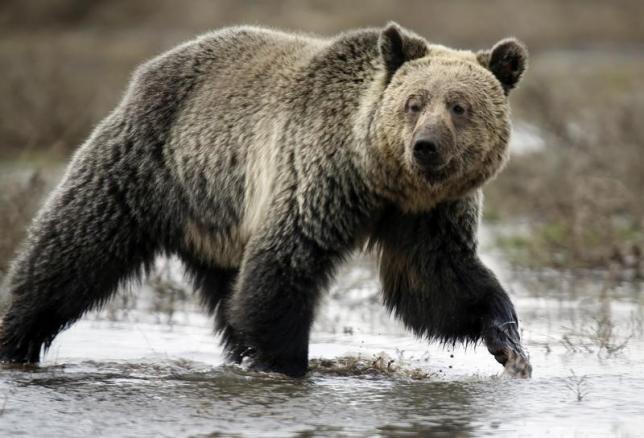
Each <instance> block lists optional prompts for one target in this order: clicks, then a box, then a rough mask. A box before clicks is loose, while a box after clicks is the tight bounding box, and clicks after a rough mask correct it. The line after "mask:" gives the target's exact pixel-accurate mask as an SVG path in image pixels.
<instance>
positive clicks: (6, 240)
mask: <svg viewBox="0 0 644 438" xmlns="http://www.w3.org/2000/svg"><path fill="white" fill-rule="evenodd" d="M2 183H3V190H2V191H0V230H2V232H1V233H0V280H1V279H2V277H3V275H4V273H5V272H6V271H7V268H8V264H9V260H10V258H11V257H12V256H13V254H14V253H15V251H16V248H17V246H18V244H19V243H20V242H21V241H22V239H24V237H25V230H26V227H27V225H28V224H29V221H30V219H31V217H32V216H33V215H34V213H35V211H36V209H37V208H38V206H39V205H40V203H41V200H42V198H43V195H44V192H45V187H46V183H45V180H44V179H43V177H42V176H41V174H40V173H39V172H37V171H35V172H33V173H32V174H31V176H30V177H29V178H28V179H27V180H26V181H24V182H15V181H14V182H11V183H10V182H8V181H2Z"/></svg>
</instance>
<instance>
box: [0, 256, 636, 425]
mask: <svg viewBox="0 0 644 438" xmlns="http://www.w3.org/2000/svg"><path fill="white" fill-rule="evenodd" d="M487 259H488V262H490V263H491V264H492V265H495V267H496V269H497V270H499V269H501V268H502V266H501V267H499V266H498V265H499V263H498V258H495V257H493V256H490V255H489V254H488V257H487ZM170 266H171V267H172V265H170ZM172 269H174V268H172ZM172 269H170V271H169V273H168V275H170V276H175V275H176V273H173V272H171V271H172ZM501 272H505V275H504V277H505V279H504V280H505V283H506V284H507V285H508V287H509V289H510V292H511V293H512V295H513V298H514V300H515V302H516V304H517V307H518V310H519V314H520V316H521V318H522V327H523V337H524V339H525V342H526V344H527V348H528V350H529V352H530V354H531V359H532V363H533V366H534V375H533V378H532V379H531V380H513V379H509V378H507V377H505V376H503V375H502V369H501V367H500V366H498V365H497V364H496V363H495V361H494V359H493V358H492V356H490V355H489V354H487V352H486V351H485V348H484V347H479V348H471V347H470V348H468V349H463V348H456V349H445V348H443V347H441V346H439V345H435V344H431V345H430V344H428V343H426V342H424V341H421V340H417V339H415V338H414V337H413V336H411V335H410V334H409V333H408V332H406V331H405V330H404V329H403V328H402V327H401V326H400V325H399V324H398V323H397V322H396V321H394V320H392V319H391V318H390V317H389V316H388V315H387V314H386V313H385V311H384V310H383V309H382V306H381V305H380V304H379V301H378V295H377V282H376V280H375V273H374V272H373V267H372V265H371V264H370V263H369V262H368V261H365V260H355V261H353V262H352V264H351V265H349V266H348V267H347V268H346V269H345V270H343V272H342V273H341V275H340V278H339V280H338V282H337V283H336V285H335V286H334V287H333V288H332V290H331V291H330V292H329V293H328V295H327V298H326V300H325V302H324V304H323V306H322V309H321V311H320V314H319V316H318V319H317V323H316V326H315V330H314V333H313V336H312V344H311V352H310V356H311V358H312V359H313V360H312V371H311V372H310V373H309V375H308V376H307V377H306V378H304V379H302V380H292V379H287V378H283V377H281V376H277V375H268V374H256V373H251V372H248V371H245V370H244V369H243V368H241V367H236V366H227V365H224V362H223V356H222V354H221V350H220V348H219V346H218V344H217V339H216V337H214V336H213V335H212V333H211V325H212V323H211V321H210V320H209V318H207V317H206V316H205V314H204V313H202V312H199V311H198V309H197V308H196V307H195V306H193V304H192V303H191V302H187V303H183V304H177V303H175V305H174V307H173V309H172V310H173V311H172V312H168V311H166V310H163V306H160V305H158V303H157V304H155V303H154V299H145V296H146V293H148V292H149V290H146V286H144V287H142V288H141V289H143V290H142V291H137V292H140V294H142V295H143V297H144V298H140V299H139V300H138V301H137V302H136V304H134V305H132V300H131V298H130V300H129V301H128V303H129V304H128V306H126V307H129V310H128V311H127V312H125V311H123V310H122V309H120V308H119V306H121V307H123V305H122V303H124V302H125V301H126V300H117V301H116V304H114V305H113V306H112V309H111V310H109V311H103V312H101V313H94V314H91V315H88V316H87V317H86V318H85V319H83V320H82V321H80V322H79V323H77V324H76V325H75V326H73V327H72V328H71V329H70V330H68V331H66V332H64V333H63V334H61V335H60V336H59V338H58V339H57V340H56V342H55V343H54V345H53V346H52V348H51V350H50V351H49V353H48V354H47V356H46V359H45V361H44V362H43V364H42V366H40V367H37V368H31V369H24V368H22V369H21V368H11V369H8V368H5V369H2V370H0V412H1V413H0V436H19V435H23V436H41V435H43V434H46V435H47V436H65V437H73V436H88V435H98V436H137V437H141V436H219V435H223V436H230V435H249V436H284V435H291V436H323V435H344V436H374V435H380V436H416V435H422V436H426V435H432V434H434V435H437V436H452V435H457V436H471V435H472V436H479V435H488V434H490V435H492V434H493V435H495V436H499V435H501V436H502V435H505V436H517V434H519V435H521V436H543V435H545V434H549V435H550V436H577V435H578V436H604V435H609V436H639V435H640V434H641V431H642V428H643V427H644V376H642V369H643V367H642V365H643V364H644V336H643V328H642V320H643V319H644V317H643V315H644V310H643V309H644V305H643V303H644V294H643V293H641V292H640V291H638V290H637V289H636V288H634V287H633V286H632V285H622V286H620V287H610V288H606V287H604V286H605V284H604V282H603V280H602V279H601V277H600V276H591V277H586V278H584V279H579V278H577V277H570V276H566V275H564V274H561V273H542V274H541V275H538V276H537V275H535V274H534V273H511V272H509V271H504V270H503V269H501ZM126 296H127V295H126ZM170 322H171V323H170ZM320 359H322V360H320ZM392 361H393V362H392Z"/></svg>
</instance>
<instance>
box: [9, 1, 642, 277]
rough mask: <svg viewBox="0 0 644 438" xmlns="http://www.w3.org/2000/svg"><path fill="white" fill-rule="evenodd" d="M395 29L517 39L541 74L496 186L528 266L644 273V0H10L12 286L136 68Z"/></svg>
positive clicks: (502, 225)
mask: <svg viewBox="0 0 644 438" xmlns="http://www.w3.org/2000/svg"><path fill="white" fill-rule="evenodd" d="M389 20H396V21H398V22H399V23H401V24H402V25H404V26H407V27H409V28H411V29H413V30H415V31H416V32H418V33H420V34H421V35H423V36H425V37H427V38H428V39H429V40H430V41H432V42H437V43H442V44H446V45H450V46H454V47H458V48H468V49H481V48H487V47H490V46H492V45H493V44H494V42H496V41H497V40H498V39H500V38H503V37H505V36H508V35H515V36H517V37H519V38H520V39H522V40H523V41H525V42H526V43H527V45H528V47H529V49H530V52H531V65H530V69H529V71H528V74H527V76H526V78H525V80H524V81H523V82H522V84H521V87H520V89H519V90H517V91H516V92H514V93H513V95H512V96H511V100H512V106H513V111H514V116H513V119H514V125H515V135H514V141H513V144H512V153H513V157H512V160H511V163H510V164H509V166H508V167H507V169H506V170H505V171H504V172H503V174H502V175H501V176H500V177H499V178H498V179H497V180H496V181H494V182H492V183H491V184H489V185H488V186H487V187H486V190H485V191H486V195H487V204H486V210H485V219H486V223H487V224H488V225H489V227H488V229H490V230H492V231H493V235H494V242H495V245H496V246H497V247H498V248H500V249H502V250H503V251H504V252H505V253H506V255H507V257H508V259H509V260H510V262H511V263H512V264H513V265H515V266H517V267H530V268H543V267H555V268H558V269H588V268H590V269H594V268H600V269H608V270H610V272H612V273H614V274H616V275H618V276H620V277H628V278H631V277H638V276H639V277H641V275H642V272H641V271H642V270H641V263H642V262H641V259H642V257H641V253H642V247H643V243H644V234H643V229H644V214H643V213H644V202H643V201H644V191H643V190H642V189H643V188H644V158H643V156H642V152H644V124H643V123H642V121H643V116H644V88H643V85H644V2H642V1H639V0H620V1H611V2H606V1H600V0H567V1H555V0H543V1H533V2H519V1H514V0H492V1H486V2H481V1H475V0H449V1H447V0H444V1H426V0H410V1H404V2H402V1H386V0H373V1H352V2H347V1H339V0H331V1H321V0H281V1H250V0H213V1H209V0H191V1H182V2H178V1H172V0H137V1H132V0H111V1H109V0H95V1H84V0H49V1H38V0H8V1H7V0H4V1H2V2H0V66H2V67H1V68H0V275H2V272H4V271H5V270H6V267H7V261H8V259H9V258H10V257H11V255H12V254H13V252H14V250H15V247H16V245H17V243H18V242H19V241H20V239H22V237H23V235H24V229H25V226H26V225H27V223H28V221H29V219H30V218H31V216H32V215H33V213H34V211H35V209H36V208H37V207H38V205H39V204H40V203H41V202H42V199H43V195H44V194H46V193H47V191H48V190H49V189H50V188H51V186H52V185H53V184H55V182H56V181H57V180H58V179H59V178H60V176H61V172H62V170H63V168H64V165H65V163H66V162H67V161H68V159H69V157H70V155H71V154H72V153H73V151H74V150H75V148H76V147H77V146H78V145H79V144H80V143H81V142H82V141H83V140H84V139H85V138H86V137H87V136H88V135H89V133H90V132H91V130H92V127H93V126H95V125H96V123H97V122H98V121H99V120H100V119H101V118H102V117H104V116H105V115H106V114H107V113H108V112H109V111H110V109H111V108H113V107H114V106H115V105H116V104H117V102H118V101H119V99H120V97H121V94H122V92H123V90H124V89H125V86H126V84H127V81H128V78H129V75H130V73H131V72H132V70H133V69H134V67H135V66H136V65H138V64H140V63H141V62H142V61H144V60H146V59H148V58H150V57H152V56H154V55H155V54H157V53H159V52H161V51H164V50H166V49H169V48H171V47H173V46H175V45H176V44H178V43H180V42H182V41H184V40H186V39H190V38H192V37H193V36H195V35H197V34H199V33H202V32H206V31H208V30H211V29H215V28H218V27H221V26H226V25H232V24H259V25H266V26H274V27H280V28H284V29H291V30H300V31H306V32H315V33H320V34H324V35H333V34H334V33H336V32H339V31H342V30H346V29H351V28H356V27H362V26H382V25H384V24H385V23H386V22H387V21H389Z"/></svg>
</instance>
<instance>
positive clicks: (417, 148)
mask: <svg viewBox="0 0 644 438" xmlns="http://www.w3.org/2000/svg"><path fill="white" fill-rule="evenodd" d="M414 159H415V160H416V161H418V164H420V165H421V166H423V167H428V166H429V167H432V166H435V165H436V164H439V163H440V162H441V161H442V160H441V158H440V155H439V154H438V148H437V147H436V143H435V142H434V141H432V140H430V139H426V138H420V139H418V140H416V141H415V142H414Z"/></svg>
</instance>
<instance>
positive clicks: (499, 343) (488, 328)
mask: <svg viewBox="0 0 644 438" xmlns="http://www.w3.org/2000/svg"><path fill="white" fill-rule="evenodd" d="M480 203H481V197H480V196H479V195H478V194H472V195H470V196H466V197H463V198H461V199H458V200H454V201H449V202H445V203H443V204H440V205H438V206H436V207H435V208H434V209H433V210H432V211H430V212H426V213H417V214H405V213H402V212H400V211H398V210H396V209H392V210H391V211H389V212H388V214H386V215H385V216H384V217H383V219H382V224H381V226H380V227H379V229H378V231H377V233H376V234H375V235H374V236H373V237H372V243H373V244H374V245H375V246H376V247H377V248H378V249H379V252H380V274H381V279H382V283H383V284H382V285H383V293H384V301H385V304H386V306H387V307H388V308H389V309H390V310H392V311H393V312H394V313H395V314H396V315H397V316H398V317H399V318H400V319H401V320H402V321H403V322H404V323H405V325H406V326H407V327H409V328H411V329H412V330H413V331H414V332H415V333H416V334H418V335H420V336H423V337H427V338H429V339H438V340H440V341H443V342H447V343H453V342H457V341H462V342H477V341H479V340H483V341H484V342H485V344H486V346H487V348H488V350H489V351H490V353H492V354H493V355H494V357H495V358H496V360H497V361H498V362H499V363H501V364H502V365H504V366H505V369H506V372H507V373H508V374H510V375H512V376H517V377H529V376H530V374H531V372H532V367H531V365H530V362H529V359H528V356H527V355H526V353H525V351H524V350H523V348H522V347H521V339H520V335H519V329H518V318H517V315H516V312H515V309H514V306H513V305H512V302H511V301H510V297H509V296H508V294H507V293H506V292H505V290H504V289H503V287H502V286H501V284H500V283H499V281H498V280H497V278H496V276H495V275H494V273H493V272H492V271H490V270H489V269H488V268H487V267H485V265H484V264H483V263H482V262H481V260H480V258H479V257H478V255H477V253H476V252H477V239H476V232H477V228H478V220H479V211H480Z"/></svg>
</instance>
